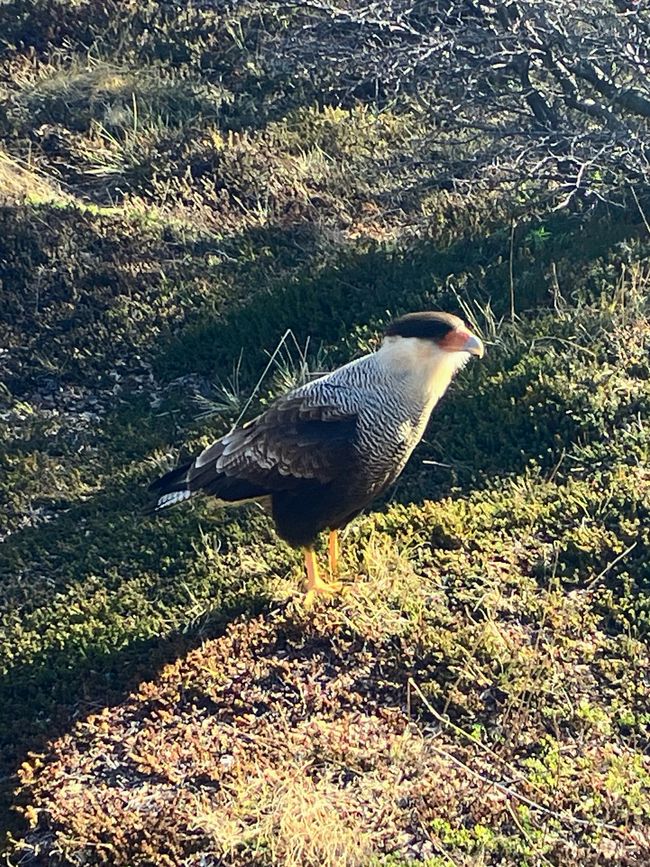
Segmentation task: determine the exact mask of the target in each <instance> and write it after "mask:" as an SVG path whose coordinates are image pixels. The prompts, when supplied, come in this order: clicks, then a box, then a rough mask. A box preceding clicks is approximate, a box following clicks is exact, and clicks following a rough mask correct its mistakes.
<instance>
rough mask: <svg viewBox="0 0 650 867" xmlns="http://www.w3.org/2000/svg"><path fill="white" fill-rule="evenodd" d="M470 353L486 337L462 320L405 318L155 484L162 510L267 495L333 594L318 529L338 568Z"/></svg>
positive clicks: (280, 526)
mask: <svg viewBox="0 0 650 867" xmlns="http://www.w3.org/2000/svg"><path fill="white" fill-rule="evenodd" d="M470 355H477V356H478V357H479V358H480V357H482V356H483V344H482V342H481V340H480V339H479V338H478V337H477V336H476V335H474V334H472V333H471V332H470V331H469V330H468V329H467V328H466V327H465V325H464V323H463V322H462V320H461V319H459V318H458V317H457V316H452V315H451V314H449V313H436V312H423V313H410V314H408V315H406V316H402V317H401V318H399V319H396V320H395V321H393V322H392V323H391V324H390V325H389V326H388V328H387V329H386V331H385V333H384V339H383V341H382V344H381V346H380V347H379V349H378V350H377V351H376V352H372V353H370V354H369V355H364V356H363V357H362V358H358V359H356V360H355V361H351V362H350V363H349V364H345V365H344V366H343V367H339V368H338V369H337V370H334V371H332V372H331V373H328V374H326V375H325V376H321V377H320V378H318V379H315V380H313V381H311V382H309V383H307V384H306V385H303V386H300V387H299V388H296V389H293V390H292V391H290V392H288V393H287V394H285V395H284V396H283V397H281V398H279V399H278V400H277V401H276V402H275V403H274V404H273V405H272V406H271V407H269V409H267V410H266V412H264V413H262V414H261V415H259V416H257V418H254V419H252V421H249V422H247V423H246V424H244V425H242V426H241V427H239V428H236V429H235V430H233V431H231V432H230V433H228V434H226V435H225V436H223V437H221V439H219V440H217V442H215V443H213V444H212V445H210V446H208V447H207V448H205V449H204V450H203V451H202V452H201V454H199V455H198V456H197V457H195V458H194V460H193V461H190V462H189V463H186V464H183V465H182V466H180V467H177V468H176V469H175V470H172V471H171V472H169V473H167V474H166V475H164V476H162V478H160V479H157V480H156V481H154V482H153V483H152V484H151V486H150V490H151V491H152V492H153V493H154V494H155V497H156V500H155V503H154V504H153V507H152V508H153V510H154V511H159V510H161V509H165V508H167V507H168V506H172V505H174V504H175V503H179V502H182V501H183V500H187V499H189V498H190V497H192V496H194V495H195V494H199V493H203V494H208V495H209V496H211V497H215V498H216V500H217V502H218V504H219V505H234V504H237V503H247V502H250V501H258V502H261V503H263V504H264V505H265V506H266V507H267V508H268V509H269V511H270V513H271V515H272V517H273V521H274V523H275V528H276V531H277V533H278V535H279V536H280V537H281V538H282V539H284V540H285V541H286V542H288V543H289V544H290V545H292V546H293V547H296V548H302V549H303V551H304V554H305V566H306V570H307V582H306V587H307V591H308V593H310V594H312V595H313V594H316V593H322V594H328V593H332V592H333V591H334V590H335V589H338V587H339V586H340V585H338V584H336V583H328V582H326V581H324V580H323V579H322V578H321V577H320V575H319V573H318V566H317V562H316V558H315V555H314V547H313V546H314V542H315V540H316V537H317V536H318V534H319V533H320V532H321V531H322V530H329V531H330V534H329V564H330V571H331V572H332V573H334V572H335V571H336V569H337V560H338V537H337V531H338V530H339V529H341V528H342V527H345V526H346V524H348V523H349V522H350V521H351V520H352V519H353V518H354V517H355V516H356V515H358V514H359V512H361V511H362V509H364V508H365V507H366V506H367V505H368V504H369V503H370V502H371V501H372V500H373V499H374V498H375V497H377V496H378V495H379V494H381V493H382V491H384V490H385V489H386V488H387V487H388V486H389V485H390V484H392V483H393V482H394V481H395V479H397V477H398V476H399V474H400V473H401V472H402V470H403V468H404V465H405V464H406V462H407V461H408V459H409V457H410V455H411V452H412V451H413V449H414V448H415V446H416V445H417V444H418V442H419V441H420V439H421V437H422V434H423V433H424V429H425V427H426V425H427V422H428V421H429V416H430V415H431V411H432V409H433V408H434V406H435V405H436V403H437V402H438V400H439V399H440V398H441V397H442V395H443V394H444V393H445V391H446V389H447V386H448V385H449V383H450V382H451V379H452V377H453V376H454V374H455V373H456V372H457V371H458V370H459V369H460V368H461V367H462V366H463V365H464V364H465V363H466V362H467V361H468V359H469V357H470Z"/></svg>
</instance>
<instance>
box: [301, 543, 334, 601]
mask: <svg viewBox="0 0 650 867" xmlns="http://www.w3.org/2000/svg"><path fill="white" fill-rule="evenodd" d="M303 551H304V554H305V569H306V571H307V581H306V583H305V590H306V591H307V597H306V599H305V601H306V602H307V603H309V604H310V603H311V602H313V601H314V599H315V597H316V596H333V595H334V594H335V593H338V591H339V590H340V589H341V584H340V582H338V581H336V582H333V583H331V584H330V583H328V582H327V581H323V579H322V578H321V577H320V573H319V571H318V563H317V561H316V554H315V553H314V549H313V548H303Z"/></svg>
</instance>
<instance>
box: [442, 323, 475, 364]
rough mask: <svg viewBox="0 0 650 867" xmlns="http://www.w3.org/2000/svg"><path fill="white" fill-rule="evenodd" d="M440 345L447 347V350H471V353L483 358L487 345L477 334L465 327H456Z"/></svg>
mask: <svg viewBox="0 0 650 867" xmlns="http://www.w3.org/2000/svg"><path fill="white" fill-rule="evenodd" d="M440 346H442V348H443V349H446V350H447V352H469V354H470V355H476V356H478V358H483V356H484V355H485V347H484V346H483V341H482V340H481V338H480V337H477V336H476V334H472V333H471V331H465V329H458V330H456V329H454V331H450V332H449V334H448V335H447V336H446V337H445V338H444V339H443V340H442V341H441V342H440Z"/></svg>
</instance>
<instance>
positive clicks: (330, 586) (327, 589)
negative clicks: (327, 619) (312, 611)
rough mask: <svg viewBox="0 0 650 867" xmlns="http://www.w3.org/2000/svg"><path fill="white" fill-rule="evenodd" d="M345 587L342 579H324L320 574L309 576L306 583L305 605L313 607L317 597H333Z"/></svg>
mask: <svg viewBox="0 0 650 867" xmlns="http://www.w3.org/2000/svg"><path fill="white" fill-rule="evenodd" d="M342 589H343V582H342V581H324V580H323V579H322V578H321V577H320V575H319V576H318V577H317V578H316V579H311V578H308V579H307V582H306V584H305V590H306V593H305V607H307V608H311V607H312V606H313V604H314V603H315V602H316V600H317V599H333V598H334V597H335V596H337V595H338V594H339V593H340V592H341V591H342Z"/></svg>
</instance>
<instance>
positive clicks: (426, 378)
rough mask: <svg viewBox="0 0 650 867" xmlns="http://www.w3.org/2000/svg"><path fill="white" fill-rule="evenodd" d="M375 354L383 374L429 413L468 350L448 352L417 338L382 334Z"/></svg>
mask: <svg viewBox="0 0 650 867" xmlns="http://www.w3.org/2000/svg"><path fill="white" fill-rule="evenodd" d="M376 357H377V362H378V363H379V364H380V365H381V366H382V367H383V368H384V370H385V371H386V374H387V375H389V376H390V377H391V378H395V379H397V380H398V383H399V386H398V387H401V388H403V389H404V391H405V396H407V395H409V396H410V397H411V399H412V400H416V401H417V402H418V403H420V405H421V406H422V408H423V409H425V411H427V412H431V410H432V409H433V407H434V406H435V405H436V403H437V402H438V401H439V400H440V398H441V397H442V395H443V394H444V393H445V391H446V390H447V388H448V386H449V383H450V382H451V380H452V378H453V376H454V374H455V373H456V372H457V371H458V370H460V368H462V367H463V366H464V365H465V364H466V363H467V361H468V360H469V353H468V352H448V351H446V350H445V349H441V348H440V347H439V346H438V345H437V344H436V343H434V342H433V341H432V340H423V339H421V338H419V337H385V338H384V342H383V343H382V345H381V346H380V347H379V349H378V350H377V352H376Z"/></svg>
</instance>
